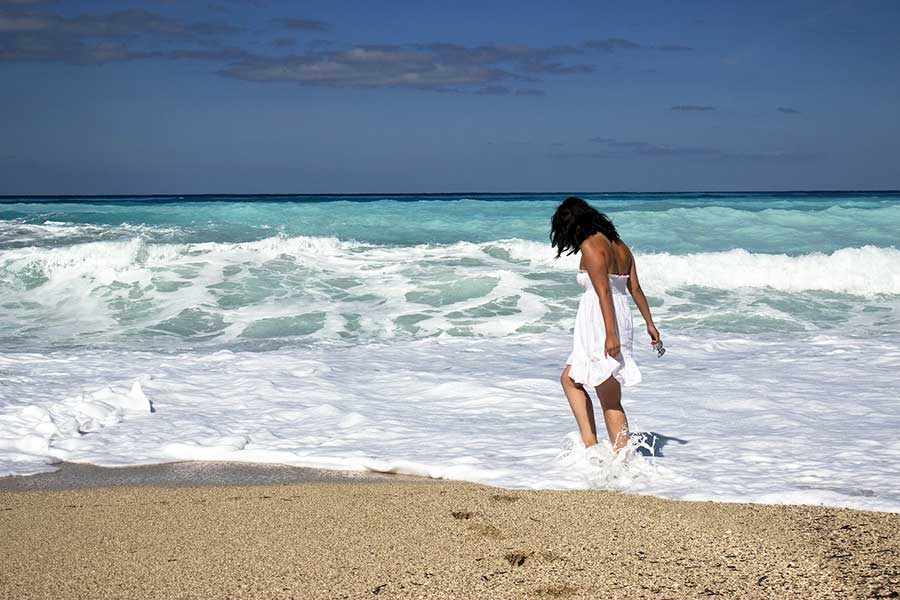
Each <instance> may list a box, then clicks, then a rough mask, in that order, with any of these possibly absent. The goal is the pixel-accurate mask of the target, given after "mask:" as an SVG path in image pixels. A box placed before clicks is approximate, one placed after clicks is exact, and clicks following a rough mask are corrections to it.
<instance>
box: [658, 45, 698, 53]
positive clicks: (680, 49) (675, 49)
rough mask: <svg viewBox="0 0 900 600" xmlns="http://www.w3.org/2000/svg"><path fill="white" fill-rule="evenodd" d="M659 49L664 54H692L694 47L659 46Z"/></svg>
mask: <svg viewBox="0 0 900 600" xmlns="http://www.w3.org/2000/svg"><path fill="white" fill-rule="evenodd" d="M657 48H658V49H659V50H662V51H664V52H690V51H691V50H693V48H692V47H690V46H685V45H683V44H662V45H660V46H657Z"/></svg>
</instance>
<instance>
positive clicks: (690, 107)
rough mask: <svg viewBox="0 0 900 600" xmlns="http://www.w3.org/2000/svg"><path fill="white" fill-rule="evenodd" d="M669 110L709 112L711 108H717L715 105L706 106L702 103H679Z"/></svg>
mask: <svg viewBox="0 0 900 600" xmlns="http://www.w3.org/2000/svg"><path fill="white" fill-rule="evenodd" d="M669 110H674V111H675V112H708V111H711V110H716V107H715V106H705V105H702V104H678V105H676V106H672V107H670V108H669Z"/></svg>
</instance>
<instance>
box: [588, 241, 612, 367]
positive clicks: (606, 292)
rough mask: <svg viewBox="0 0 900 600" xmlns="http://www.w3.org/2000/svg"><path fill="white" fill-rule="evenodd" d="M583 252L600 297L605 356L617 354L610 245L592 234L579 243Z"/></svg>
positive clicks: (592, 281) (595, 289) (589, 273)
mask: <svg viewBox="0 0 900 600" xmlns="http://www.w3.org/2000/svg"><path fill="white" fill-rule="evenodd" d="M581 252H582V254H584V265H585V267H586V269H585V270H586V271H587V272H588V275H589V276H590V278H591V284H592V285H593V286H594V291H595V292H597V297H598V298H599V299H600V312H601V313H603V325H604V327H605V329H606V345H605V348H604V352H605V353H606V355H607V356H613V357H615V356H618V355H619V351H620V348H619V336H618V333H617V332H616V309H615V307H614V306H613V301H612V291H611V290H610V289H609V261H610V258H611V257H612V247H611V246H610V244H609V240H607V239H606V238H604V237H603V236H594V237H593V238H591V240H590V241H585V243H583V244H582V245H581Z"/></svg>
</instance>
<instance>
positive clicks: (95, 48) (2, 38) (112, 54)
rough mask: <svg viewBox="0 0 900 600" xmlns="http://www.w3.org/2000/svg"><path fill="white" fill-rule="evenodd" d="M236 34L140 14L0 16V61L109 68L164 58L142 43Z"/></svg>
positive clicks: (228, 28) (215, 25)
mask: <svg viewBox="0 0 900 600" xmlns="http://www.w3.org/2000/svg"><path fill="white" fill-rule="evenodd" d="M235 31H237V29H236V28H235V27H232V26H230V25H227V24H223V23H204V22H200V23H187V22H181V21H176V20H172V19H167V18H164V17H162V16H160V15H158V14H155V13H152V12H149V11H146V10H143V9H130V10H124V11H119V12H115V13H111V14H108V15H80V16H76V17H63V16H60V15H53V14H40V13H30V12H0V61H26V60H31V61H34V60H37V61H55V62H65V63H72V64H86V63H107V62H115V61H125V60H136V59H141V58H153V57H158V56H161V55H164V53H163V52H160V51H158V50H147V49H145V48H144V47H142V46H141V45H139V44H135V41H136V40H137V41H138V42H139V41H140V40H141V39H142V38H163V39H168V40H175V41H181V42H197V41H200V40H204V39H207V38H209V37H210V36H217V35H221V34H226V33H232V32H235Z"/></svg>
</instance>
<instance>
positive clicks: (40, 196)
mask: <svg viewBox="0 0 900 600" xmlns="http://www.w3.org/2000/svg"><path fill="white" fill-rule="evenodd" d="M851 193H856V194H885V193H887V194H897V193H900V189H791V190H777V189H776V190H750V189H748V190H666V191H657V192H642V191H625V190H617V191H584V190H582V191H573V192H563V191H552V192H486V191H463V192H290V193H286V192H276V193H268V192H262V193H257V192H247V193H233V192H229V193H221V194H219V193H207V192H204V193H187V194H184V193H158V194H0V201H3V200H15V199H34V200H40V199H47V200H49V199H57V198H64V199H77V198H99V199H125V198H245V197H265V198H291V197H333V196H359V197H372V196H460V195H473V196H537V195H548V194H560V195H570V196H572V195H576V196H577V195H589V194H605V195H661V194H851Z"/></svg>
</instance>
